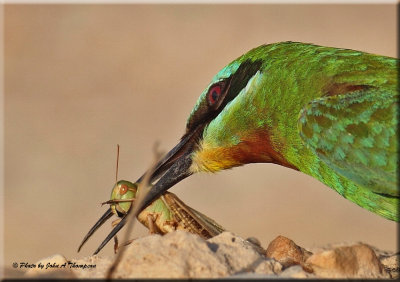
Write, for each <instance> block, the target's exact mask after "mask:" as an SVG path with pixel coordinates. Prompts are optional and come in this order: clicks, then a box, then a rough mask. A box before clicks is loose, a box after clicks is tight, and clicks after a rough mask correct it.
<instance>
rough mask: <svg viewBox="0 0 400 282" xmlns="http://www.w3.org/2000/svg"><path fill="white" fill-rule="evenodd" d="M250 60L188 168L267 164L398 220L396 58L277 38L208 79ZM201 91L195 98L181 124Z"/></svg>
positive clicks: (193, 116) (225, 74)
mask: <svg viewBox="0 0 400 282" xmlns="http://www.w3.org/2000/svg"><path fill="white" fill-rule="evenodd" d="M249 61H250V62H257V61H258V62H260V64H261V67H260V68H259V69H258V71H257V72H256V73H255V74H254V75H252V76H251V78H250V79H249V80H248V82H247V85H245V87H243V88H242V89H241V91H240V93H239V94H238V95H237V96H236V97H235V98H234V99H233V100H232V101H230V102H229V103H228V104H227V105H226V106H225V107H224V108H223V110H222V111H221V112H220V113H219V114H218V115H217V116H216V117H215V118H214V119H212V120H211V121H210V122H209V124H208V125H207V126H206V127H205V129H204V131H203V136H202V139H201V140H200V146H199V148H198V149H197V150H195V151H194V153H193V158H192V159H193V164H192V165H191V170H192V171H193V172H197V171H218V170H221V169H226V168H230V167H234V166H239V165H243V164H246V163H250V162H273V163H277V164H280V165H284V166H287V167H291V168H294V169H297V170H300V171H302V172H304V173H306V174H308V175H310V176H312V177H314V178H316V179H318V180H320V181H321V182H323V183H325V184H326V185H327V186H329V187H331V188H333V189H335V190H336V191H337V192H338V193H340V194H341V195H343V196H344V197H346V198H347V199H349V200H351V201H353V202H354V203H356V204H358V205H360V206H361V207H363V208H365V209H368V210H370V211H372V212H374V213H377V214H379V215H381V216H384V217H386V218H388V219H391V220H396V221H398V220H399V217H398V208H397V207H398V203H399V189H398V187H397V173H396V169H397V164H398V158H397V152H398V145H397V136H396V134H397V118H398V116H397V113H398V108H397V103H398V91H397V90H398V89H397V87H398V85H397V82H398V81H397V79H398V69H397V67H398V60H397V59H394V58H389V57H384V56H378V55H373V54H368V53H364V52H360V51H354V50H347V49H337V48H331V47H322V46H316V45H311V44H304V43H295V42H283V43H276V44H270V45H263V46H260V47H258V48H255V49H253V50H251V51H249V52H248V53H246V54H244V55H243V56H241V57H239V58H238V59H237V60H235V61H233V62H232V63H231V64H229V65H228V66H227V67H225V68H224V69H223V70H221V71H220V72H219V73H218V74H217V75H216V76H215V77H214V79H213V80H212V82H211V84H210V85H213V84H214V83H216V82H218V81H220V80H222V79H224V78H226V77H229V76H231V75H232V74H234V73H235V71H236V70H237V69H238V68H239V67H240V65H241V64H243V63H244V62H249ZM207 93H208V89H206V90H205V91H204V93H203V94H202V95H201V96H200V98H199V101H198V103H197V105H196V107H195V108H194V110H193V111H192V114H191V116H190V117H189V120H188V125H189V124H190V123H193V119H196V114H197V113H198V112H200V111H201V108H202V107H203V106H202V105H203V103H204V101H205V100H206V99H207V97H206V95H207ZM266 169H267V168H266Z"/></svg>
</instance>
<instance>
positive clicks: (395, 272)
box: [379, 253, 400, 279]
mask: <svg viewBox="0 0 400 282" xmlns="http://www.w3.org/2000/svg"><path fill="white" fill-rule="evenodd" d="M379 259H380V261H381V263H382V265H383V267H384V268H385V270H386V272H387V273H388V274H389V275H390V278H393V279H399V272H400V254H399V253H397V254H394V255H388V254H385V255H380V256H379Z"/></svg>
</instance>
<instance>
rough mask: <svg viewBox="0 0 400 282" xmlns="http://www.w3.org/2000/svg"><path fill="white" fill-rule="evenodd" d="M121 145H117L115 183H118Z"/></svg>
mask: <svg viewBox="0 0 400 282" xmlns="http://www.w3.org/2000/svg"><path fill="white" fill-rule="evenodd" d="M118 163H119V144H117V166H116V168H115V183H117V181H118Z"/></svg>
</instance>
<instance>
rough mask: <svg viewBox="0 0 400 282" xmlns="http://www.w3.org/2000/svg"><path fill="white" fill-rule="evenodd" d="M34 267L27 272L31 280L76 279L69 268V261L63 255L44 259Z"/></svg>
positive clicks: (26, 274) (26, 275)
mask: <svg viewBox="0 0 400 282" xmlns="http://www.w3.org/2000/svg"><path fill="white" fill-rule="evenodd" d="M34 265H35V266H34V267H32V268H30V269H29V270H28V271H26V272H25V277H29V278H76V277H75V275H74V274H73V273H72V271H71V269H70V268H68V261H67V259H66V258H65V257H64V256H62V255H59V254H57V255H53V256H51V257H47V258H44V259H42V260H40V261H38V262H36V263H34Z"/></svg>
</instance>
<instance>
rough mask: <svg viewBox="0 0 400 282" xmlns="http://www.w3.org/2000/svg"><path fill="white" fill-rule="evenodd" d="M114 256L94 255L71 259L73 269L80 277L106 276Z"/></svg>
mask: <svg viewBox="0 0 400 282" xmlns="http://www.w3.org/2000/svg"><path fill="white" fill-rule="evenodd" d="M112 262H113V258H111V257H102V256H99V255H94V256H90V257H85V258H82V259H79V260H76V259H73V260H71V261H70V263H71V270H72V271H73V273H74V274H75V275H76V276H77V277H78V278H103V279H104V278H105V276H106V273H107V270H108V268H109V267H110V266H111V263H112Z"/></svg>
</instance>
